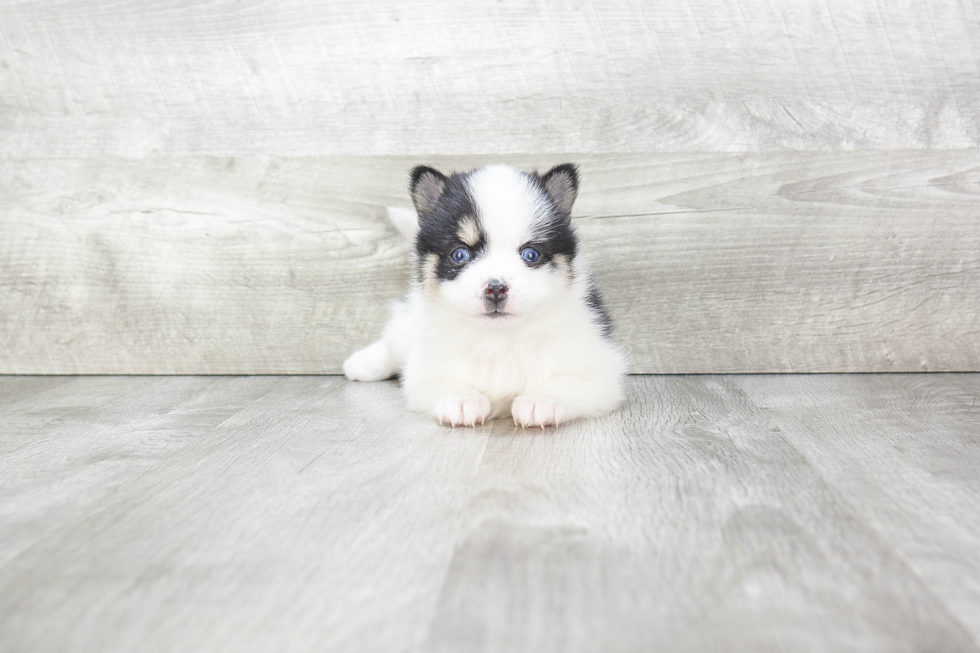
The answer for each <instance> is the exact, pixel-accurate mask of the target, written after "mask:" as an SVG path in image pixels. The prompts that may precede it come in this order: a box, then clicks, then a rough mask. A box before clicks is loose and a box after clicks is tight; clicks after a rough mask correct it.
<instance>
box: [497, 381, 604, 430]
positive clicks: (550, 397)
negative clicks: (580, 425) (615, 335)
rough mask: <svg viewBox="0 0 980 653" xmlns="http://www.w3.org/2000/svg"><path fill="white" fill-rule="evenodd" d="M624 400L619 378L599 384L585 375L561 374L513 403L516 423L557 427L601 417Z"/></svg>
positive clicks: (511, 408)
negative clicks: (584, 419) (579, 419)
mask: <svg viewBox="0 0 980 653" xmlns="http://www.w3.org/2000/svg"><path fill="white" fill-rule="evenodd" d="M622 400H623V387H622V382H621V381H620V379H619V378H611V379H605V380H603V381H601V382H597V381H596V380H594V379H589V378H587V377H582V376H572V375H561V376H555V377H553V378H552V379H551V380H549V381H547V382H546V383H543V384H542V385H540V386H538V387H537V388H535V389H534V390H533V391H532V392H528V393H525V394H522V395H518V396H517V398H516V399H514V403H513V404H511V407H510V413H511V416H512V417H513V418H514V423H515V424H517V425H518V426H521V427H524V428H527V427H530V426H539V427H541V428H544V427H545V426H557V425H558V424H561V423H562V422H567V421H569V420H573V419H577V418H579V417H598V416H599V415H605V414H606V413H609V412H611V411H612V410H613V409H615V408H616V406H618V405H619V404H620V402H622Z"/></svg>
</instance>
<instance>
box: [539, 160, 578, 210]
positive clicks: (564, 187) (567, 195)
mask: <svg viewBox="0 0 980 653" xmlns="http://www.w3.org/2000/svg"><path fill="white" fill-rule="evenodd" d="M541 181H542V182H543V183H544V188H545V190H547V191H548V195H551V199H553V200H555V204H557V205H558V210H559V211H561V212H562V213H565V214H566V215H570V214H571V212H572V204H574V203H575V198H576V197H578V168H576V167H575V164H574V163H562V164H561V165H557V166H555V167H554V168H552V169H551V170H549V171H548V172H546V173H544V176H543V177H541Z"/></svg>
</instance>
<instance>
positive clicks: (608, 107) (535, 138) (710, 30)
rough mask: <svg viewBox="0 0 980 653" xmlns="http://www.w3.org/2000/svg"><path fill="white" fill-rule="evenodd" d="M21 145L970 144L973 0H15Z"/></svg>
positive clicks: (11, 63)
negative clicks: (789, 0)
mask: <svg viewBox="0 0 980 653" xmlns="http://www.w3.org/2000/svg"><path fill="white" fill-rule="evenodd" d="M0 26H2V27H0V70H2V74H0V108H2V112H0V127H2V129H0V151H3V152H5V153H11V154H16V155H30V156H101V155H120V156H126V157H132V156H146V155H180V154H215V155H234V156H238V155H242V154H275V155H284V156H295V155H316V156H322V155H338V154H354V155H360V154H378V155H390V154H408V153H437V152H441V153H450V154H457V153H458V154H484V153H490V154H503V153H514V152H546V153H556V152H568V151H571V152H581V151H586V152H623V151H628V152H648V151H664V150H666V151H677V150H698V151H706V150H711V151H744V150H753V151H763V150H773V149H782V148H789V149H793V150H828V149H830V150H851V149H919V148H947V149H950V148H972V147H977V146H978V145H980V63H978V62H980V10H978V5H977V2H976V0H957V1H954V2H947V3H942V4H935V3H889V2H881V1H880V0H859V1H857V2H851V1H848V0H806V1H804V2H800V3H795V4H793V5H792V6H787V5H784V4H781V3H775V2H771V1H769V0H733V1H731V2H724V3H719V2H710V1H706V0H699V1H697V2H687V1H685V0H667V1H664V2H657V3H649V2H641V1H640V0H613V1H608V2H561V1H554V2H515V3H493V4H484V3H467V4H465V5H461V4H459V3H450V2H442V1H439V0H411V1H405V0H371V2H363V1H362V2H319V1H316V0H287V1H285V2H266V3H249V4H239V3H233V2H212V3H199V2H190V1H188V0H170V1H168V2H162V3H154V4H146V3H138V2H119V1H118V0H95V1H91V0H58V1H56V2H43V3H39V2H27V1H24V0H8V1H7V2H4V3H2V6H0Z"/></svg>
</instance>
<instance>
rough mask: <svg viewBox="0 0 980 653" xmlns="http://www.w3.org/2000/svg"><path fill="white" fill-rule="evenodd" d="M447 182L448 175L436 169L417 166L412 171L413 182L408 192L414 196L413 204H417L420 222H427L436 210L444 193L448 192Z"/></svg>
mask: <svg viewBox="0 0 980 653" xmlns="http://www.w3.org/2000/svg"><path fill="white" fill-rule="evenodd" d="M446 181H447V180H446V175H444V174H442V173H441V172H439V171H438V170H436V169H435V168H430V167H428V166H416V167H415V168H414V169H413V170H412V181H411V183H410V184H409V186H408V190H409V192H411V194H412V203H413V204H415V211H416V213H418V214H419V220H420V221H422V220H425V218H426V216H428V215H429V213H431V212H432V209H433V208H435V206H436V202H438V201H439V198H440V197H441V196H442V191H444V190H446Z"/></svg>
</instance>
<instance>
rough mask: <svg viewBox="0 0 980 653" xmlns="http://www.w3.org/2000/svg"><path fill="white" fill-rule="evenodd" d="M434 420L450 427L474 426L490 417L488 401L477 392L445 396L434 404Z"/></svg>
mask: <svg viewBox="0 0 980 653" xmlns="http://www.w3.org/2000/svg"><path fill="white" fill-rule="evenodd" d="M434 412H435V415H436V419H437V420H439V423H440V424H449V425H451V426H476V425H477V424H483V423H484V422H485V421H486V420H487V417H489V416H490V400H489V399H487V398H486V397H484V396H483V395H481V394H480V393H479V392H470V393H467V394H464V395H447V396H445V397H443V398H442V399H440V400H439V401H437V402H436V406H435V410H434Z"/></svg>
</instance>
